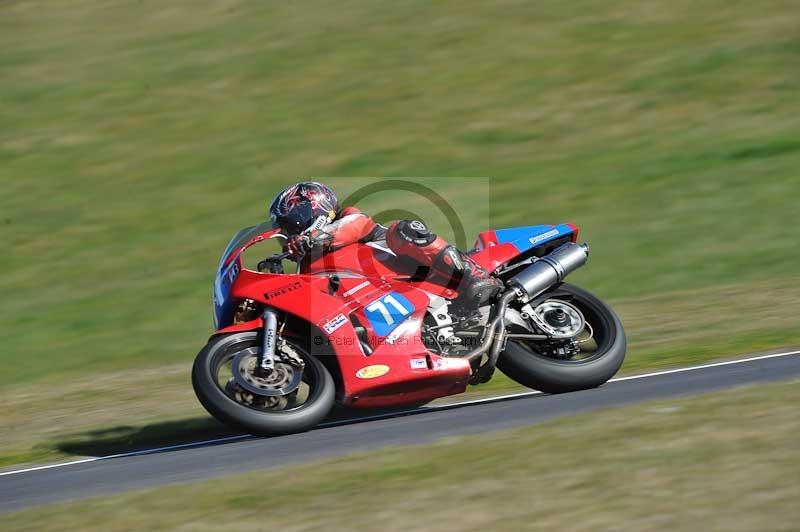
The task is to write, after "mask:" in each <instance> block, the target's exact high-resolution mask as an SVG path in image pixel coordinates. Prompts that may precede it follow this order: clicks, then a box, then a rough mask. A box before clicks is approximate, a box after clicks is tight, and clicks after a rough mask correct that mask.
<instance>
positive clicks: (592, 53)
mask: <svg viewBox="0 0 800 532" xmlns="http://www.w3.org/2000/svg"><path fill="white" fill-rule="evenodd" d="M0 81H1V82H0V190H2V193H1V194H0V239H2V242H4V243H5V245H6V250H7V251H6V253H4V254H3V255H2V256H0V290H2V293H3V297H2V299H0V320H2V321H1V322H0V328H1V330H2V333H3V342H2V347H0V367H2V368H3V370H2V372H0V395H2V396H3V398H4V400H6V401H5V402H6V404H14V405H17V406H16V407H15V408H14V409H11V410H10V411H9V409H7V410H6V412H4V413H3V414H2V416H3V417H2V424H0V437H1V438H2V439H3V442H4V445H3V447H4V449H3V451H4V452H5V453H6V454H12V455H15V456H27V457H30V456H31V455H30V454H26V453H30V452H33V451H31V448H32V447H31V446H35V445H44V446H45V447H47V448H48V449H51V448H52V445H53V441H54V438H55V440H60V439H65V438H66V439H69V438H71V437H73V436H74V435H75V434H74V433H76V432H78V433H80V435H81V437H84V435H85V434H84V433H85V431H86V430H89V429H91V430H99V431H102V430H109V429H113V428H114V427H115V426H117V425H119V424H133V425H137V424H139V425H141V424H142V423H145V422H148V423H149V422H151V421H154V418H155V417H158V416H163V419H165V420H166V419H172V418H181V416H185V415H189V413H190V412H191V413H192V415H193V414H195V413H197V412H196V407H194V406H192V407H189V406H185V408H184V405H188V403H187V402H186V401H188V399H186V400H184V399H181V400H180V401H178V400H176V402H175V403H173V404H170V403H165V404H166V405H169V406H170V407H174V409H170V408H164V407H162V408H160V409H156V410H155V412H158V414H157V415H156V414H155V413H152V412H154V411H149V410H147V409H146V405H148V404H149V402H148V401H146V400H144V399H143V398H145V397H152V396H157V397H160V395H159V394H162V395H163V396H165V397H177V396H180V397H182V398H184V397H188V396H187V395H186V394H188V393H190V392H189V391H188V378H184V377H182V376H181V375H184V373H182V372H183V371H184V369H183V368H186V367H187V366H188V364H189V363H190V361H191V359H192V358H193V356H194V354H195V353H196V352H197V350H198V349H199V348H200V347H201V346H202V343H203V341H204V339H205V337H206V336H207V334H208V333H209V332H210V318H209V314H210V312H209V298H210V283H211V276H212V273H213V269H214V266H215V265H216V262H217V258H218V254H219V252H220V251H221V249H222V247H223V246H224V244H225V243H226V242H227V239H228V238H229V236H230V235H231V234H232V233H233V232H234V231H235V230H236V229H238V228H239V227H241V226H243V225H249V224H253V223H256V222H258V221H259V220H261V219H262V218H263V217H264V214H265V210H266V204H267V202H268V200H269V199H271V197H272V195H273V194H274V193H275V192H276V191H277V189H278V188H279V187H281V186H284V185H286V184H287V183H289V182H291V181H292V180H295V179H297V178H299V177H307V176H316V177H325V176H335V177H342V178H346V177H347V176H381V177H392V176H394V177H403V176H411V177H416V176H420V177H421V176H442V177H451V178H452V177H455V176H485V177H488V178H491V181H489V182H488V183H489V185H488V189H487V187H486V185H485V183H486V181H485V180H479V181H478V182H479V183H483V185H480V186H478V185H474V184H473V183H474V182H473V181H468V182H467V181H465V182H464V184H463V185H461V186H456V187H453V186H451V188H452V190H450V192H449V193H448V194H446V197H447V199H448V201H449V202H450V203H451V204H452V205H453V206H454V208H455V209H456V210H457V212H458V214H459V216H460V217H461V218H463V220H464V222H465V224H466V225H467V226H468V227H470V228H479V227H481V228H482V227H487V226H492V227H502V226H512V225H522V224H530V223H547V222H555V221H561V220H572V221H574V222H576V223H578V224H579V225H581V226H582V227H583V228H584V232H583V235H584V237H585V239H586V240H588V241H589V242H590V243H591V244H592V246H593V248H592V249H593V252H592V259H591V263H590V266H589V267H588V268H586V269H585V270H583V271H581V272H579V273H578V274H576V276H575V278H574V280H575V281H576V282H578V283H579V284H582V285H584V286H586V287H587V288H589V289H590V290H592V291H595V292H596V293H597V294H598V295H600V296H601V297H603V298H605V299H608V300H610V301H611V302H612V303H614V304H615V306H617V307H618V308H619V309H620V313H621V314H622V315H623V318H624V320H625V322H626V326H627V328H628V330H629V331H630V335H631V339H632V342H631V350H630V356H629V359H628V362H627V365H626V369H627V370H629V371H630V370H634V369H640V368H644V367H653V366H655V365H664V364H680V363H686V362H690V361H695V360H699V359H707V358H713V357H717V356H721V355H728V354H737V353H744V352H748V351H751V350H757V349H767V348H772V347H776V346H782V345H789V344H795V345H796V344H800V327H798V325H800V319H798V318H797V317H796V316H797V315H798V314H797V312H796V309H797V301H798V298H797V297H796V296H797V295H798V293H800V286H799V285H798V279H800V276H798V273H797V272H798V269H797V264H798V262H799V261H800V247H798V246H797V242H798V240H799V239H800V226H799V225H798V224H797V223H796V222H797V219H798V215H800V210H798V207H797V200H798V198H800V175H799V174H798V170H797V168H798V167H800V11H798V10H797V9H796V4H795V3H794V2H791V1H766V2H758V3H740V2H736V3H734V2H729V1H722V0H716V1H708V2H703V3H702V4H700V5H698V4H697V3H695V2H688V1H676V2H669V3H668V2H655V1H642V2H631V1H630V0H625V1H611V2H598V1H587V0H577V1H575V2H570V3H568V4H565V3H563V2H556V1H551V0H547V1H540V2H534V3H531V2H493V3H483V2H473V1H465V2H459V3H457V4H450V5H448V4H437V5H435V6H432V5H430V4H429V3H428V2H422V1H408V2H394V3H380V4H379V3H358V2H335V3H334V2H306V3H304V4H303V5H302V6H300V5H291V6H290V5H281V4H273V3H261V2H237V1H224V2H189V1H175V2H170V3H169V5H168V6H165V5H164V4H163V3H158V2H152V1H140V2H138V1H137V2H133V1H118V2H114V3H102V2H97V1H90V0H76V1H74V2H69V3H63V2H55V1H35V0H33V1H25V2H20V1H12V2H3V3H1V4H0ZM336 182H337V183H339V184H340V185H341V186H342V187H343V188H344V189H347V187H348V183H349V182H350V181H348V180H336ZM455 182H456V183H459V181H458V180H456V181H455ZM449 183H453V181H449ZM487 190H488V192H487ZM402 200H403V198H398V197H392V198H390V199H388V198H384V199H383V200H381V199H376V200H373V201H372V202H371V203H368V204H367V205H366V207H368V208H369V209H370V210H371V211H375V210H381V209H391V208H398V207H405V206H406V205H398V203H402ZM469 236H470V240H471V239H472V237H474V231H473V232H472V233H471V234H470V235H469ZM162 366H165V367H167V368H168V369H167V370H166V374H165V375H163V376H162V375H159V371H158V370H157V369H158V368H161V367H162ZM176 368H180V369H176ZM170 372H172V373H170ZM143 376H150V377H151V380H147V379H146V378H145V377H143ZM108 382H113V383H119V384H118V387H119V389H118V390H113V391H112V390H109V387H108ZM134 383H135V386H136V387H137V388H133V386H134ZM507 385H508V383H507V382H503V381H500V382H499V383H498V384H496V385H495V386H497V387H498V388H499V387H504V386H507ZM164 386H175V387H178V388H179V390H163V389H162V388H163V387H164ZM97 390H107V391H106V392H102V391H101V392H98V391H97ZM73 391H74V393H77V394H79V395H80V394H83V395H82V396H81V397H82V398H81V399H80V401H79V402H78V403H74V402H71V401H66V402H65V401H63V398H64V396H65V395H68V394H70V393H73ZM104 393H105V395H104ZM107 397H110V398H108V399H106V398H107ZM119 397H129V398H133V399H131V401H133V402H130V401H128V402H125V403H124V406H123V404H122V403H123V401H121V400H119V399H118V398H119ZM140 400H141V402H137V401H140ZM64 404H70V405H74V404H80V405H81V407H82V410H81V411H82V413H83V414H84V415H83V416H82V417H83V418H84V419H82V420H77V419H73V416H71V415H70V412H69V411H67V410H65V409H64V408H63V407H62V405H64ZM24 405H28V407H27V408H26V407H25V406H24ZM30 405H46V406H43V408H44V410H42V409H37V410H36V411H35V412H34V411H31V410H32V408H31V406H30ZM115 408H118V409H119V410H116V411H115V410H114V409H115ZM114 414H116V415H114ZM198 415H199V414H198ZM34 416H35V417H39V416H41V418H42V419H43V420H49V421H50V422H49V423H48V424H47V427H44V428H41V430H40V432H36V431H34V432H31V433H28V435H27V436H26V440H25V442H21V441H20V440H19V439H18V438H17V437H16V436H14V435H13V434H14V433H17V432H18V431H19V428H20V427H24V426H27V425H29V424H31V423H34V424H36V423H37V422H34V421H31V418H32V417H34ZM158 419H162V418H161V417H159V418H158ZM112 424H113V425H112ZM6 442H8V443H6ZM15 442H16V443H15ZM18 452H19V453H22V454H18ZM37 452H38V451H37ZM42 452H43V453H44V455H47V456H50V455H49V454H48V453H50V452H51V451H42ZM44 455H42V454H40V456H44Z"/></svg>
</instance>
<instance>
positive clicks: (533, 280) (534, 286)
mask: <svg viewBox="0 0 800 532" xmlns="http://www.w3.org/2000/svg"><path fill="white" fill-rule="evenodd" d="M588 259H589V246H588V244H575V243H572V242H567V243H566V244H564V245H562V246H559V247H558V248H556V249H555V250H553V252H552V253H549V254H547V255H545V256H544V257H542V258H541V259H539V260H537V261H536V262H534V263H533V264H531V265H530V266H528V267H527V268H525V269H524V270H523V271H522V272H520V273H518V274H517V275H515V276H514V277H512V278H511V279H509V280H508V282H507V283H506V284H507V285H508V287H509V288H511V289H512V290H514V291H515V292H517V294H518V295H519V298H520V300H521V301H522V302H523V303H527V302H528V301H530V300H531V299H533V298H534V297H536V296H538V295H539V294H541V293H542V292H544V291H545V290H547V289H548V288H550V287H551V286H553V285H554V284H556V283H559V282H561V281H563V280H564V278H565V277H566V276H567V275H569V274H570V273H572V272H574V271H575V270H577V269H578V268H580V267H581V266H583V265H584V264H586V261H587V260H588Z"/></svg>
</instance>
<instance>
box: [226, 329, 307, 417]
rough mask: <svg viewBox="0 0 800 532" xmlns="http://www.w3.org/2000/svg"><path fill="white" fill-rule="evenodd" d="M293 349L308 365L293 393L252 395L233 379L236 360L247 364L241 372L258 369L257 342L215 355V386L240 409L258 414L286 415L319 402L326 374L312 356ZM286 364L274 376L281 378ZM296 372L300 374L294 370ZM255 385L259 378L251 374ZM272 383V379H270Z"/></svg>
mask: <svg viewBox="0 0 800 532" xmlns="http://www.w3.org/2000/svg"><path fill="white" fill-rule="evenodd" d="M291 348H292V349H293V350H294V351H296V353H297V354H298V355H299V357H300V358H301V359H302V360H303V362H304V364H305V366H304V367H303V369H302V375H301V376H300V379H299V382H298V383H297V385H296V386H291V387H289V389H290V391H289V392H288V393H286V394H283V395H273V396H261V395H256V394H254V393H252V392H251V391H249V390H246V389H244V388H243V387H242V386H240V385H239V384H238V383H237V382H236V380H237V379H235V378H234V374H233V371H234V361H235V360H236V359H237V357H238V359H239V362H240V363H244V366H245V367H244V368H243V367H242V366H239V369H240V370H242V369H244V370H245V371H251V372H252V371H254V370H255V367H256V365H255V363H254V361H255V359H256V358H257V356H258V351H259V347H258V344H257V343H256V342H255V341H254V340H249V341H243V342H236V343H233V344H231V345H228V346H225V348H223V349H220V351H219V352H218V353H217V354H216V355H215V356H214V358H213V360H212V361H211V368H210V369H211V378H212V380H213V382H214V384H216V386H217V388H218V389H219V390H220V391H221V392H222V393H223V394H224V395H225V396H226V397H227V398H228V399H230V400H231V401H233V402H235V403H237V404H238V405H240V406H243V407H246V408H250V409H252V410H256V411H258V412H263V413H270V414H285V413H289V412H296V411H298V410H301V409H304V408H306V407H308V406H310V405H311V404H312V403H313V402H314V401H316V400H317V399H318V398H319V396H320V395H321V393H322V383H323V374H322V371H321V369H320V367H319V362H317V361H316V360H313V359H312V357H311V356H310V355H309V354H308V353H306V352H305V351H304V350H303V349H301V348H299V347H297V346H296V345H291ZM284 365H286V366H288V364H286V363H285V362H278V361H276V364H275V366H276V371H275V372H274V373H273V375H276V374H277V375H280V374H281V373H282V372H284V373H289V371H286V370H287V369H288V368H283V367H282V366H284ZM292 371H294V372H297V371H299V370H298V369H297V368H293V370H292ZM250 378H251V379H252V380H253V381H254V382H258V380H259V377H257V376H256V375H254V374H253V375H250ZM267 380H269V379H267ZM273 384H275V388H277V389H280V386H281V382H274V383H273Z"/></svg>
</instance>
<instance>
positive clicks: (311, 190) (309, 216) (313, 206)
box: [269, 181, 339, 235]
mask: <svg viewBox="0 0 800 532" xmlns="http://www.w3.org/2000/svg"><path fill="white" fill-rule="evenodd" d="M338 210H339V200H338V199H337V198H336V194H334V193H333V190H331V189H330V188H328V187H327V186H325V185H323V184H322V183H317V182H316V181H303V182H301V183H297V184H296V185H292V186H290V187H288V188H286V189H284V190H283V191H281V193H280V194H278V195H277V196H276V197H275V199H274V200H273V202H272V205H271V206H270V208H269V216H270V220H271V221H272V227H273V228H280V229H281V230H282V231H283V232H284V233H286V234H287V235H297V234H300V233H302V232H303V231H306V230H307V229H310V228H312V227H316V226H317V225H320V226H321V225H323V224H326V223H329V222H330V221H332V220H333V218H334V217H335V216H336V212H337V211H338Z"/></svg>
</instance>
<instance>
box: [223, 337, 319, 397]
mask: <svg viewBox="0 0 800 532" xmlns="http://www.w3.org/2000/svg"><path fill="white" fill-rule="evenodd" d="M257 368H258V348H257V347H251V348H249V349H245V350H244V351H241V352H240V353H239V354H237V355H236V356H235V357H234V358H233V362H232V363H231V372H232V373H233V380H234V381H235V382H236V384H238V385H239V386H240V387H241V388H242V389H244V390H247V391H248V392H250V393H252V394H255V395H260V396H265V397H276V396H280V395H288V394H290V393H292V392H293V391H295V390H297V388H298V387H299V386H300V382H302V377H303V370H302V368H296V367H294V366H292V365H291V364H287V363H285V362H276V363H275V366H274V367H273V369H272V371H271V372H270V373H268V374H266V375H259V374H258V371H257Z"/></svg>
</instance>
